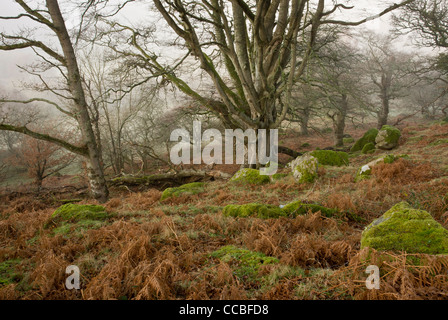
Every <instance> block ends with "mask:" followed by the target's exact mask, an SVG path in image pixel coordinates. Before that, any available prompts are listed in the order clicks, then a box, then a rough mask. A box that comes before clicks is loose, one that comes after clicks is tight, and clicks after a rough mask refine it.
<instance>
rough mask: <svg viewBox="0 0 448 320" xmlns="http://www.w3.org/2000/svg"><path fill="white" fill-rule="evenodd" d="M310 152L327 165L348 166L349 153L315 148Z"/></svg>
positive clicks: (320, 162) (322, 163)
mask: <svg viewBox="0 0 448 320" xmlns="http://www.w3.org/2000/svg"><path fill="white" fill-rule="evenodd" d="M310 154H311V155H312V156H313V157H315V158H316V159H317V161H319V164H321V165H325V166H337V167H340V166H348V164H349V160H348V153H347V152H342V151H333V150H314V151H312V152H310Z"/></svg>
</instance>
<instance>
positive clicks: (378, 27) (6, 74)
mask: <svg viewBox="0 0 448 320" xmlns="http://www.w3.org/2000/svg"><path fill="white" fill-rule="evenodd" d="M328 2H329V3H331V2H330V1H328ZM346 2H347V1H344V3H346ZM393 2H394V1H381V0H377V1H372V0H356V1H353V2H352V3H355V9H352V10H344V13H343V14H339V17H338V18H340V19H344V20H350V21H356V20H359V19H361V18H365V17H369V16H372V15H374V14H376V13H379V12H380V11H382V10H383V9H384V8H386V7H387V6H388V4H391V3H393ZM18 8H19V6H18V5H17V4H16V3H15V2H14V0H1V1H0V15H1V16H8V15H15V14H17V12H18V11H17V9H18ZM62 10H63V11H64V8H62ZM145 14H147V13H145V10H142V8H141V7H137V8H136V7H134V8H132V7H129V8H128V9H127V10H126V14H125V16H124V19H125V20H128V21H129V22H135V21H136V20H138V17H141V18H147V16H145ZM66 18H67V17H66ZM389 19H390V14H388V15H386V16H383V17H381V18H379V19H376V20H373V21H369V22H367V23H365V24H364V25H362V27H356V29H360V28H367V29H370V30H375V31H377V32H387V31H388V29H389V24H388V21H389ZM26 21H29V20H27V19H23V22H20V24H19V25H21V26H23V25H24V22H26ZM17 25H18V24H17V22H15V21H13V20H9V21H1V20H0V30H1V31H10V30H17ZM34 59H35V56H34V54H33V52H31V50H29V49H25V50H15V51H11V52H5V51H0V88H3V89H6V90H8V91H10V90H14V89H17V90H21V89H20V80H23V79H26V78H27V77H28V75H27V74H25V73H23V72H21V71H20V70H19V69H18V68H17V66H16V65H17V64H20V65H26V64H28V63H30V62H32V61H33V60H34ZM0 95H1V93H0Z"/></svg>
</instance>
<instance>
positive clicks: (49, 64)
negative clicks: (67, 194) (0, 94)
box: [0, 0, 109, 202]
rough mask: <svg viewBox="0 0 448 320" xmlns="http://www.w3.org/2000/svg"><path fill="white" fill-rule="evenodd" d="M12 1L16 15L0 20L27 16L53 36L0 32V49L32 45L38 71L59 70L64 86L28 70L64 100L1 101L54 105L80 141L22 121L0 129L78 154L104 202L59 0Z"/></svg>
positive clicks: (92, 136)
mask: <svg viewBox="0 0 448 320" xmlns="http://www.w3.org/2000/svg"><path fill="white" fill-rule="evenodd" d="M15 2H16V3H17V4H18V5H19V6H20V8H21V9H22V12H21V13H20V14H18V15H17V16H6V17H5V16H0V20H3V21H8V20H21V19H28V20H30V21H34V22H35V23H37V25H38V26H40V27H43V28H45V29H46V30H47V31H49V32H51V34H52V35H53V36H54V38H50V39H49V38H48V37H46V36H45V35H42V32H41V30H34V32H33V30H31V31H29V32H23V31H22V32H17V33H16V34H7V33H0V50H6V51H11V50H21V49H26V48H30V49H32V50H33V51H34V53H35V54H36V57H38V58H40V60H41V63H42V65H43V66H44V67H43V68H42V69H41V70H40V71H42V72H45V71H48V70H49V69H54V70H56V71H57V72H59V74H60V76H61V79H62V80H61V83H63V84H64V86H63V87H60V84H58V85H59V86H57V85H55V86H53V85H51V84H49V83H48V82H47V81H45V79H44V77H43V75H42V73H39V70H36V68H33V69H32V70H29V73H31V74H34V75H37V76H38V77H39V79H40V80H41V81H42V85H43V90H45V91H47V92H51V93H52V94H53V96H55V97H56V98H58V100H62V101H64V104H63V105H62V104H61V103H60V102H59V101H58V100H56V101H52V100H49V99H43V98H38V97H36V98H33V99H29V100H8V99H3V102H15V103H25V104H27V103H31V102H40V103H45V104H48V105H51V106H53V107H55V108H56V109H57V110H58V111H59V112H62V113H63V114H64V115H66V116H69V117H70V118H72V119H74V120H75V121H76V122H77V124H78V126H79V130H80V132H81V139H80V140H81V142H80V144H79V145H75V144H72V143H70V142H68V141H66V140H64V139H60V138H57V137H54V136H51V135H49V134H47V133H45V132H39V131H37V130H31V129H30V128H28V127H27V126H26V125H18V124H14V123H8V122H6V121H5V120H3V121H2V122H1V123H0V130H8V131H15V132H20V133H22V134H25V135H28V136H30V137H33V138H36V139H40V140H44V141H47V142H51V143H54V144H57V145H59V146H60V147H63V148H65V149H67V150H68V151H71V152H74V153H76V154H78V155H81V156H82V157H83V158H84V159H85V161H86V164H87V168H88V176H89V181H90V189H91V192H92V194H93V196H94V197H95V198H96V199H98V200H99V201H101V202H105V201H106V200H107V199H108V196H109V192H108V188H107V185H106V181H105V178H104V172H103V164H102V161H101V150H100V148H99V145H98V140H97V137H96V136H95V133H94V130H93V127H92V120H91V116H90V114H89V106H88V102H87V98H86V93H85V89H84V87H83V81H82V75H81V72H80V69H79V65H78V59H77V55H76V52H75V48H74V46H73V42H72V38H71V36H70V34H69V31H68V30H67V27H66V24H65V21H64V17H63V15H62V13H61V10H60V7H59V3H58V1H57V0H45V2H44V3H43V4H42V3H40V4H35V6H34V7H31V4H28V3H26V2H25V1H23V0H15ZM33 4H34V3H33ZM54 39H56V40H57V43H58V44H59V49H58V48H56V46H55V45H53V43H52V41H51V40H54Z"/></svg>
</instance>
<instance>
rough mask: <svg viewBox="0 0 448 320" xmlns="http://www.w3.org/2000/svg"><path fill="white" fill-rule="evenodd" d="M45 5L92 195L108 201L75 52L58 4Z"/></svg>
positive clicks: (52, 0) (49, 2)
mask: <svg viewBox="0 0 448 320" xmlns="http://www.w3.org/2000/svg"><path fill="white" fill-rule="evenodd" d="M46 2H47V8H48V11H49V13H50V16H51V19H52V20H53V24H54V26H55V33H56V35H57V37H58V39H59V43H60V44H61V47H62V51H63V52H64V58H65V63H66V67H67V75H68V77H67V82H68V86H69V89H70V92H71V94H72V96H73V100H74V104H75V108H76V119H77V121H78V123H79V127H80V129H81V133H82V138H83V142H84V144H85V145H86V146H87V149H88V156H87V169H88V177H89V182H90V187H91V192H92V194H93V196H94V197H95V198H96V199H97V200H98V201H100V202H106V201H107V200H108V198H109V191H108V189H107V185H106V180H105V178H104V172H103V164H102V162H101V154H100V150H99V146H98V143H97V140H96V137H95V134H94V131H93V128H92V122H91V119H90V115H89V111H88V106H87V102H86V98H85V93H84V89H83V87H82V81H81V75H80V72H79V67H78V62H77V60H76V55H75V51H74V49H73V45H72V42H71V39H70V36H69V34H68V31H67V28H66V26H65V22H64V18H63V17H62V14H61V11H60V8H59V4H58V1H57V0H47V1H46Z"/></svg>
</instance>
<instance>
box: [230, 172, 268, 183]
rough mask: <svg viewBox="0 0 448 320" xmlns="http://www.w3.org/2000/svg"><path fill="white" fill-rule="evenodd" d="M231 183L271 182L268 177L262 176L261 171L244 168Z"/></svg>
mask: <svg viewBox="0 0 448 320" xmlns="http://www.w3.org/2000/svg"><path fill="white" fill-rule="evenodd" d="M230 181H231V182H238V183H243V184H255V185H260V184H265V183H269V182H271V179H270V178H269V176H268V175H262V174H260V171H259V170H256V169H251V168H243V169H240V170H238V172H237V173H235V175H234V176H233V177H232V178H231V179H230Z"/></svg>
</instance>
